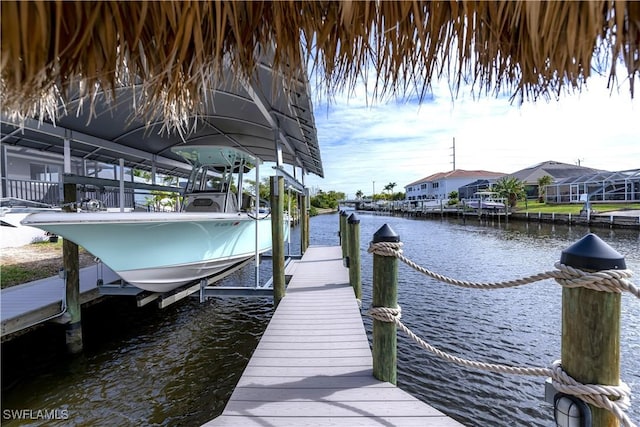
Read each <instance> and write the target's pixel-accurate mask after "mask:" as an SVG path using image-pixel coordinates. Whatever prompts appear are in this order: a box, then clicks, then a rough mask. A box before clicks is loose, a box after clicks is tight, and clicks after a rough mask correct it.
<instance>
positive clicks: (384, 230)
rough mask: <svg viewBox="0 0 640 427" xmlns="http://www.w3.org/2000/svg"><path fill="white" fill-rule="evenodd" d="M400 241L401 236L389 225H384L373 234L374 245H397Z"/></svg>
mask: <svg viewBox="0 0 640 427" xmlns="http://www.w3.org/2000/svg"><path fill="white" fill-rule="evenodd" d="M399 241H400V236H398V235H397V234H396V232H395V231H393V228H391V227H389V226H388V225H387V224H385V225H383V226H382V227H380V228H379V229H378V231H376V232H375V233H374V234H373V243H380V242H392V243H397V242H399Z"/></svg>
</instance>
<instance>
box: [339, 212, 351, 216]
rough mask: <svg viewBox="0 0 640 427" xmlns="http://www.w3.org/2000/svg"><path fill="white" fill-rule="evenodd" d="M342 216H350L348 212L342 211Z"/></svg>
mask: <svg viewBox="0 0 640 427" xmlns="http://www.w3.org/2000/svg"><path fill="white" fill-rule="evenodd" d="M340 216H349V214H348V213H347V211H340Z"/></svg>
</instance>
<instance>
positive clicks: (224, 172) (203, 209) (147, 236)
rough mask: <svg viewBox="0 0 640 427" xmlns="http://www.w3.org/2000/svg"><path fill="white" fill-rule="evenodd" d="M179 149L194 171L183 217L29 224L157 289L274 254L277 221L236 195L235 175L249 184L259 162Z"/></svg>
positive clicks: (69, 218) (42, 218) (57, 218)
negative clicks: (247, 174)
mask: <svg viewBox="0 0 640 427" xmlns="http://www.w3.org/2000/svg"><path fill="white" fill-rule="evenodd" d="M174 151H175V152H177V153H179V154H181V155H183V157H185V159H187V160H188V161H189V162H190V163H191V164H192V165H193V166H194V170H193V173H192V174H191V178H190V179H189V182H188V183H187V188H186V190H187V192H186V193H185V196H184V202H183V209H182V211H181V212H128V213H112V212H79V213H37V214H32V215H29V216H28V217H27V218H25V219H24V220H23V221H22V223H23V224H25V225H30V226H33V227H38V228H41V229H43V230H47V231H49V232H52V233H55V234H58V235H60V236H62V237H63V238H65V239H69V240H71V241H73V242H75V243H76V244H78V245H80V246H82V247H84V248H85V249H86V250H88V251H89V252H91V253H92V254H93V255H95V256H96V257H98V258H100V260H101V261H102V262H103V263H104V264H106V265H107V266H109V267H110V268H111V269H112V270H113V271H115V272H116V273H117V274H118V275H119V276H120V277H122V279H123V280H125V281H126V282H128V283H130V284H132V285H134V286H137V287H139V288H141V289H145V290H148V291H153V292H167V291H170V290H172V289H175V288H177V287H179V286H181V285H184V284H187V283H190V282H193V281H196V280H198V279H201V278H204V277H208V276H211V275H214V274H216V273H219V272H221V271H224V270H226V269H228V268H230V267H232V266H234V265H236V264H238V263H239V262H242V261H245V260H247V259H248V258H251V257H253V256H255V255H256V254H259V253H262V252H265V251H268V250H270V249H271V246H272V242H271V216H270V215H269V213H268V212H267V213H260V211H259V210H258V209H257V208H258V206H254V207H250V206H247V201H248V198H247V197H244V198H243V197H242V189H241V185H239V189H238V192H237V193H236V192H234V191H232V187H233V185H232V176H235V174H238V175H239V179H238V181H237V182H238V183H242V174H243V172H244V171H245V170H247V168H248V167H251V166H253V165H256V163H257V162H259V160H258V159H256V158H254V157H253V156H250V155H248V154H247V153H245V152H242V151H239V150H236V149H233V148H230V147H219V146H206V145H183V146H180V147H176V148H174ZM238 194H240V196H238ZM243 201H244V203H243ZM238 202H240V203H238ZM243 204H244V205H245V206H244V209H243V206H242V205H243ZM256 212H257V214H256ZM285 217H286V216H285ZM283 221H285V225H284V230H285V239H286V237H287V235H286V233H288V232H289V228H290V227H288V226H287V225H286V224H287V222H288V218H285V219H284V220H283Z"/></svg>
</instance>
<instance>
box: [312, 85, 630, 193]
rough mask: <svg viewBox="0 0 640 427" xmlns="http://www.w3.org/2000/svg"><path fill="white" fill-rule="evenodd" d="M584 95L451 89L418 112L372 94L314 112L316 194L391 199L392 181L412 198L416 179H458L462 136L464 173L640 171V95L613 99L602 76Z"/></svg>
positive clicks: (624, 90)
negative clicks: (519, 96)
mask: <svg viewBox="0 0 640 427" xmlns="http://www.w3.org/2000/svg"><path fill="white" fill-rule="evenodd" d="M587 83H588V85H587V87H584V88H583V89H582V92H581V93H576V94H572V95H562V96H561V98H560V100H559V101H556V100H551V101H548V102H547V101H544V100H543V101H538V102H536V103H531V102H526V101H525V103H524V104H523V105H521V106H517V105H514V104H512V103H511V102H510V100H509V96H508V95H504V96H500V97H495V96H489V95H483V96H482V97H480V98H479V99H474V98H473V97H472V96H471V92H470V90H469V89H466V90H465V89H461V90H460V93H459V95H458V97H457V98H456V99H455V100H452V97H451V94H450V91H449V89H448V87H447V86H446V84H443V83H438V84H437V86H434V88H433V95H432V96H430V97H429V98H428V99H426V100H424V101H423V103H422V104H418V102H417V101H416V100H409V101H407V102H402V101H396V100H388V101H377V102H371V99H369V103H368V104H367V96H366V93H365V92H364V90H363V89H362V88H360V89H358V90H356V91H355V92H354V93H353V94H352V95H351V96H346V95H344V94H342V95H338V96H336V97H335V99H334V101H332V102H331V103H330V104H329V105H327V103H326V101H325V102H320V103H319V102H318V101H316V103H315V104H314V113H315V120H316V127H317V129H318V140H319V143H320V149H321V155H322V161H323V166H324V172H325V178H324V179H321V178H319V177H316V176H315V175H308V176H306V177H305V183H306V185H307V186H308V187H312V188H320V189H322V190H324V191H330V190H334V191H342V192H345V193H347V196H348V197H354V195H355V193H356V191H358V190H362V191H363V192H364V194H365V195H369V194H371V193H372V191H373V187H374V181H375V191H376V193H380V192H382V190H383V188H384V186H385V185H387V184H388V183H390V182H395V183H396V184H397V186H396V188H395V191H403V190H404V188H403V187H404V186H405V185H407V184H409V183H410V182H412V181H415V180H418V179H420V178H422V177H425V176H428V175H430V174H433V173H436V172H444V171H449V170H451V169H452V168H453V164H452V159H453V157H452V154H453V150H452V145H453V144H452V143H453V138H454V137H455V145H456V150H455V152H456V169H467V170H475V169H482V170H488V171H492V172H504V173H511V172H515V171H517V170H520V169H523V168H526V167H528V166H532V165H534V164H537V163H540V162H543V161H546V160H555V161H559V162H564V163H570V164H576V163H578V161H579V162H580V164H581V165H582V166H587V167H592V168H598V169H606V170H625V169H636V168H640V101H638V99H637V98H638V97H640V94H638V93H636V99H634V100H632V99H631V98H630V96H629V92H628V86H627V85H622V87H621V88H620V89H619V92H615V93H613V94H612V93H611V91H610V90H609V89H607V87H606V80H604V79H603V78H600V77H592V78H591V79H589V80H588V82H587Z"/></svg>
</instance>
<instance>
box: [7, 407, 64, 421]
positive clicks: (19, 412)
mask: <svg viewBox="0 0 640 427" xmlns="http://www.w3.org/2000/svg"><path fill="white" fill-rule="evenodd" d="M2 419H3V420H67V419H69V410H68V409H3V410H2Z"/></svg>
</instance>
